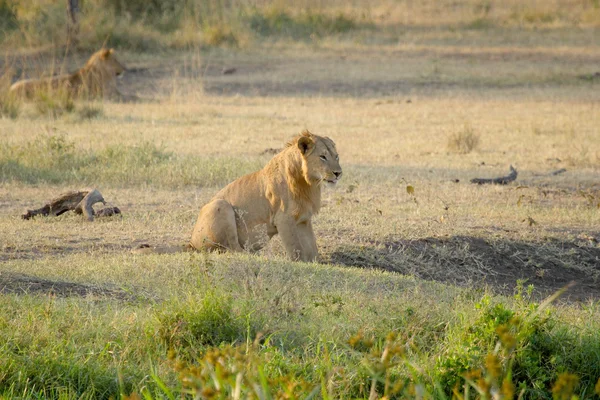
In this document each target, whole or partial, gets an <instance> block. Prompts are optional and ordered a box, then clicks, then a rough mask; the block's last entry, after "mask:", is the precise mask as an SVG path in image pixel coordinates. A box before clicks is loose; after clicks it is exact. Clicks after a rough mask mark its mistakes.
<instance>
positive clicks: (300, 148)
mask: <svg viewBox="0 0 600 400" xmlns="http://www.w3.org/2000/svg"><path fill="white" fill-rule="evenodd" d="M341 176H342V168H341V167H340V164H339V156H338V153H337V151H336V148H335V143H334V142H333V140H331V139H329V138H327V137H323V136H317V135H313V134H312V133H310V132H308V131H307V130H305V131H303V132H302V133H300V134H299V135H298V136H297V137H295V138H294V139H293V140H292V141H291V142H289V143H288V144H287V146H286V148H284V149H283V150H282V151H281V152H280V153H279V154H277V155H275V156H274V157H273V159H271V161H269V163H268V164H267V165H266V166H265V167H264V168H263V169H261V170H260V171H257V172H254V173H251V174H248V175H245V176H242V177H241V178H238V179H237V180H235V181H233V182H232V183H230V184H229V185H227V186H226V187H225V188H224V189H222V190H221V191H220V192H218V193H217V194H216V195H215V197H214V198H213V199H212V200H211V201H210V202H209V203H208V204H206V205H205V206H204V207H202V209H201V210H200V215H199V216H198V220H197V222H196V225H195V227H194V231H193V233H192V239H191V241H190V246H191V247H192V248H195V249H198V250H200V249H207V250H232V251H242V250H249V251H257V250H259V249H260V248H262V247H263V246H264V244H265V240H263V237H264V233H262V234H261V229H260V228H261V227H262V228H263V229H262V231H263V232H264V227H265V226H266V233H267V235H268V237H269V239H270V238H271V237H273V236H274V235H276V234H279V235H280V236H281V241H282V242H283V245H284V246H285V250H286V252H287V255H288V256H289V257H290V258H291V259H292V260H300V261H314V260H315V259H316V257H317V242H316V238H315V234H314V233H313V228H312V221H311V219H312V216H313V215H314V214H316V213H318V212H319V209H320V207H321V188H322V183H323V182H329V183H332V184H335V183H337V181H338V180H339V179H340V177H341Z"/></svg>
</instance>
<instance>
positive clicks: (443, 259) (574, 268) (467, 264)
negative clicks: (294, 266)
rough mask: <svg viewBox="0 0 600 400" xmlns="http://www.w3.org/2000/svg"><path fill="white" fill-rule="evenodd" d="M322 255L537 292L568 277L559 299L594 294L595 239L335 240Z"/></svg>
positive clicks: (599, 274)
mask: <svg viewBox="0 0 600 400" xmlns="http://www.w3.org/2000/svg"><path fill="white" fill-rule="evenodd" d="M324 256H325V258H327V257H328V258H329V259H328V260H326V261H328V262H331V263H335V264H341V265H347V266H356V267H362V268H378V269H383V270H386V271H394V272H399V273H402V274H408V275H415V276H418V277H419V278H423V279H427V280H435V281H440V282H445V283H450V284H457V285H461V286H476V287H477V286H479V287H482V286H487V287H491V288H492V289H493V290H495V291H497V292H499V293H503V294H512V293H514V288H515V286H516V284H517V280H525V281H526V282H525V285H529V284H532V285H534V287H535V290H534V293H535V294H536V295H537V296H540V297H541V296H546V295H548V294H551V293H553V292H556V291H557V290H559V289H560V288H562V287H564V286H565V285H567V284H568V283H569V282H572V281H574V282H575V283H576V285H575V286H574V287H572V288H571V289H569V291H568V292H567V293H565V294H564V295H563V298H564V299H568V300H571V301H585V300H589V299H600V247H599V245H598V243H597V242H596V241H595V240H581V241H578V242H564V241H557V240H551V241H545V242H537V243H533V242H522V241H511V240H504V239H499V240H486V239H482V238H477V237H469V236H454V237H449V238H424V239H417V240H398V241H389V242H381V243H372V244H368V245H363V246H352V245H351V246H341V247H338V248H335V249H333V251H332V252H331V253H329V254H325V255H324ZM324 261H325V260H324Z"/></svg>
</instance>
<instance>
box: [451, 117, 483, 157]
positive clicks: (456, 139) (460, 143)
mask: <svg viewBox="0 0 600 400" xmlns="http://www.w3.org/2000/svg"><path fill="white" fill-rule="evenodd" d="M479 141H480V139H479V135H478V134H477V133H475V131H474V130H473V128H472V127H471V126H470V125H466V124H465V126H464V128H463V129H462V130H460V131H458V132H455V133H453V134H451V135H450V137H448V150H450V151H452V152H455V153H459V154H467V153H470V152H472V151H473V150H475V149H477V147H478V146H479Z"/></svg>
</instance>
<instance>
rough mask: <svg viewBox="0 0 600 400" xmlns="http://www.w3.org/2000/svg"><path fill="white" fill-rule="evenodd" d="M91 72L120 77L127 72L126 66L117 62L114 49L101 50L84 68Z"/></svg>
mask: <svg viewBox="0 0 600 400" xmlns="http://www.w3.org/2000/svg"><path fill="white" fill-rule="evenodd" d="M83 68H84V70H86V71H89V72H96V73H98V72H100V73H101V74H102V75H107V76H111V77H112V76H119V75H121V74H123V73H124V72H125V66H124V65H123V64H121V63H120V62H119V60H117V57H116V56H115V51H114V49H100V50H98V51H97V52H95V53H94V54H92V56H91V57H90V59H89V60H88V62H87V63H86V64H85V67H83Z"/></svg>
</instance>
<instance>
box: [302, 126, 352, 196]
mask: <svg viewBox="0 0 600 400" xmlns="http://www.w3.org/2000/svg"><path fill="white" fill-rule="evenodd" d="M295 142H296V145H297V146H298V149H299V150H300V153H301V154H302V172H303V174H304V177H305V179H306V180H307V181H308V182H310V183H315V182H316V183H317V184H319V183H321V182H323V181H325V182H328V183H331V184H336V183H337V181H338V180H339V179H340V178H341V176H342V167H340V157H339V155H338V152H337V150H336V148H335V143H333V140H331V139H329V138H328V137H324V136H317V135H313V134H312V133H310V132H309V131H307V130H304V131H302V133H300V135H299V136H298V138H297V139H296V141H295Z"/></svg>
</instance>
